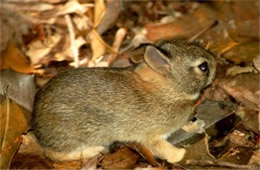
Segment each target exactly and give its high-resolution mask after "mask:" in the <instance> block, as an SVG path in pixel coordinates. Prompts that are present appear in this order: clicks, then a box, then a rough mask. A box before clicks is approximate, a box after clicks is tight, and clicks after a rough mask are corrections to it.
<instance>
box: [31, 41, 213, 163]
mask: <svg viewBox="0 0 260 170" xmlns="http://www.w3.org/2000/svg"><path fill="white" fill-rule="evenodd" d="M143 49H144V50H143V53H142V57H140V56H139V57H137V58H139V59H138V60H140V58H142V60H140V61H138V62H139V63H138V64H136V65H134V66H130V67H127V68H75V69H71V70H68V71H65V72H63V73H60V74H58V75H57V76H56V77H54V78H53V79H51V80H50V81H49V82H48V83H47V84H45V85H44V86H43V87H42V88H41V89H40V90H39V91H38V93H37V94H36V97H35V103H34V109H33V116H32V117H33V118H32V129H33V132H34V134H35V136H36V137H37V139H38V141H39V143H40V144H41V145H42V146H43V147H44V148H45V155H46V156H47V157H48V158H50V159H52V160H55V161H67V160H77V159H82V158H83V159H88V158H91V157H93V156H95V155H97V154H100V153H106V152H108V149H107V148H108V146H109V145H111V144H112V143H114V142H115V141H121V142H137V143H140V144H142V145H143V146H145V147H147V148H148V149H149V150H150V151H151V152H152V154H153V155H154V156H156V157H158V158H161V159H165V160H167V161H168V162H170V163H175V162H179V161H181V160H182V159H183V157H184V155H185V153H186V150H185V148H177V147H175V146H173V145H172V144H171V143H169V142H168V141H167V137H169V136H170V135H171V134H172V133H173V132H175V131H176V130H178V129H180V128H181V127H182V126H183V125H184V124H185V123H186V122H187V121H188V119H189V117H190V116H191V115H192V108H193V105H194V104H195V101H196V99H198V97H199V95H200V92H201V90H203V89H204V88H205V87H207V86H209V85H210V84H211V83H212V81H213V80H214V77H215V72H216V61H215V58H214V56H213V55H212V54H211V53H210V52H208V51H207V50H205V49H203V48H201V47H199V46H197V45H194V44H191V43H187V42H184V41H180V40H178V41H176V40H175V41H173V40H164V41H160V42H158V43H156V44H154V45H153V44H147V45H145V46H144V47H143ZM132 60H135V59H134V58H133V59H132Z"/></svg>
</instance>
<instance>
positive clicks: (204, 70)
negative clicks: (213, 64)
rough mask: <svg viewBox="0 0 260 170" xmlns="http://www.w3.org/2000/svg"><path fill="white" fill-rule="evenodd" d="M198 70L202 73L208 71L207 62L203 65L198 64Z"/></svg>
mask: <svg viewBox="0 0 260 170" xmlns="http://www.w3.org/2000/svg"><path fill="white" fill-rule="evenodd" d="M199 68H200V70H201V71H203V72H208V70H209V67H208V63H207V62H204V63H202V64H200V65H199Z"/></svg>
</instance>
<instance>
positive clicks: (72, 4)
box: [55, 0, 93, 16]
mask: <svg viewBox="0 0 260 170" xmlns="http://www.w3.org/2000/svg"><path fill="white" fill-rule="evenodd" d="M90 7H93V4H80V3H79V2H78V0H69V1H68V2H67V3H66V4H65V5H64V6H62V7H60V8H59V11H58V12H57V13H56V14H55V15H56V16H59V15H66V14H69V13H79V14H84V13H85V12H86V11H87V10H88V9H89V8H90Z"/></svg>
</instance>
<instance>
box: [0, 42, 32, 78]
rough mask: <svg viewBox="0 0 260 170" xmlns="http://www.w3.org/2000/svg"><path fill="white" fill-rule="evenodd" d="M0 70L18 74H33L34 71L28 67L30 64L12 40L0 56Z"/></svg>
mask: <svg viewBox="0 0 260 170" xmlns="http://www.w3.org/2000/svg"><path fill="white" fill-rule="evenodd" d="M0 58H1V66H0V69H5V68H11V69H12V70H15V71H17V72H20V73H35V70H34V69H33V68H32V66H31V65H30V62H29V61H28V60H27V58H26V57H25V56H24V55H23V54H22V52H21V51H20V50H19V49H18V48H17V46H16V45H15V43H14V42H13V41H12V40H9V43H8V46H7V48H6V49H5V51H4V52H3V53H2V54H1V55H0Z"/></svg>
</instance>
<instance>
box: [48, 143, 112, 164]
mask: <svg viewBox="0 0 260 170" xmlns="http://www.w3.org/2000/svg"><path fill="white" fill-rule="evenodd" d="M106 152H108V149H107V148H105V147H104V146H93V147H86V148H79V149H76V150H74V151H71V152H56V151H53V150H51V149H45V151H44V154H45V156H46V157H48V158H50V159H51V160H53V161H59V162H62V161H70V160H80V159H89V158H92V157H94V156H96V155H98V154H100V153H106Z"/></svg>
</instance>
